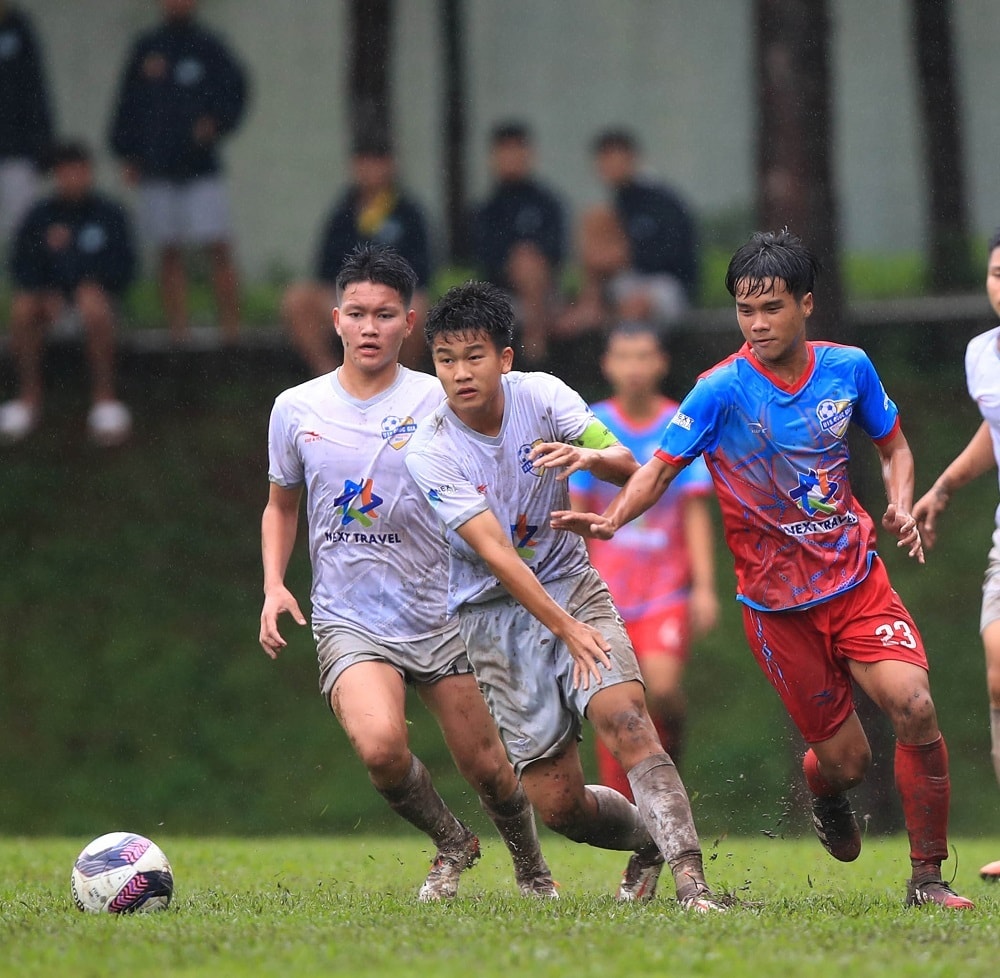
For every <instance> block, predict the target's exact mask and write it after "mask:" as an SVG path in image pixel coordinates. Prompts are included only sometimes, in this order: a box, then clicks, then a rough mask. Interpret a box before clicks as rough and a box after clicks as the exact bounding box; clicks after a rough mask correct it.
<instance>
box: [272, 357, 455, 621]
mask: <svg viewBox="0 0 1000 978" xmlns="http://www.w3.org/2000/svg"><path fill="white" fill-rule="evenodd" d="M442 396H443V394H442V391H441V385H440V384H439V383H438V381H437V379H436V378H435V377H431V376H429V375H427V374H423V373H418V372H416V371H412V370H408V369H406V368H405V367H400V368H399V375H398V377H397V378H396V381H395V382H394V383H393V385H392V386H391V387H390V388H389V389H388V390H385V391H383V392H382V393H381V394H379V395H377V396H376V397H373V398H371V399H370V400H367V401H361V400H358V399H357V398H354V397H352V396H351V395H350V394H348V393H347V392H346V391H345V390H344V388H343V387H342V386H341V384H340V382H339V380H338V379H337V373H336V372H334V373H332V374H326V375H324V376H322V377H318V378H316V379H315V380H311V381H307V382H306V383H304V384H301V385H299V386H298V387H293V388H291V389H290V390H287V391H285V392H284V393H282V394H280V395H279V396H278V397H277V399H276V400H275V402H274V408H273V409H272V411H271V422H270V428H269V432H268V458H269V468H268V476H269V478H270V480H271V482H274V483H276V484H277V485H279V486H284V487H286V488H292V487H295V486H303V487H304V488H305V490H306V494H307V516H308V525H309V556H310V559H311V561H312V572H313V583H312V605H313V608H312V616H313V619H314V620H316V621H342V622H345V623H347V624H352V625H356V626H360V627H362V628H363V629H364V630H365V631H366V632H368V633H370V634H372V635H374V636H376V637H378V638H389V639H410V638H417V637H420V636H424V635H430V634H434V633H435V632H438V631H440V630H441V629H443V628H444V627H445V619H446V613H445V604H446V597H445V589H446V586H447V561H448V552H447V548H446V545H445V541H444V534H443V533H442V531H441V527H440V525H439V524H438V523H437V521H436V520H435V519H434V517H433V515H432V514H431V513H430V512H429V511H428V509H427V504H426V503H425V502H424V501H423V499H421V497H420V493H419V492H418V490H417V488H416V486H415V485H414V484H413V480H412V479H411V478H410V477H409V475H408V473H407V472H406V468H405V465H404V462H403V449H404V448H405V447H406V444H407V442H408V441H409V440H410V438H411V437H412V435H413V433H414V432H415V431H416V428H417V423H418V421H420V420H422V419H423V418H424V417H426V416H427V415H429V414H430V413H431V412H432V411H433V410H434V408H435V407H436V406H437V405H438V403H439V402H440V401H441V398H442Z"/></svg>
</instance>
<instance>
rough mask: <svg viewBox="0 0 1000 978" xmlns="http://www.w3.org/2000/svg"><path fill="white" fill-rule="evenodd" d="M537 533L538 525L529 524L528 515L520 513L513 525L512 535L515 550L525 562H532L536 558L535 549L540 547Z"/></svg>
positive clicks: (511, 527) (511, 526)
mask: <svg viewBox="0 0 1000 978" xmlns="http://www.w3.org/2000/svg"><path fill="white" fill-rule="evenodd" d="M537 532H538V526H537V524H536V525H532V524H530V523H529V522H528V514H527V513H518V516H517V522H516V523H511V525H510V533H511V539H512V540H513V541H514V549H515V550H516V551H517V555H518V556H519V557H521V558H522V559H523V560H531V558H532V557H534V556H535V549H534V548H535V547H537V546H538V541H537V540H536V539H535V534H536V533H537Z"/></svg>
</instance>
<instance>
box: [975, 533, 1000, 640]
mask: <svg viewBox="0 0 1000 978" xmlns="http://www.w3.org/2000/svg"><path fill="white" fill-rule="evenodd" d="M994 536H995V537H996V536H1000V531H998V532H997V533H996V534H994ZM998 618H1000V542H997V541H996V540H994V543H993V546H992V547H990V556H989V562H988V563H987V565H986V576H985V577H984V579H983V607H982V611H981V612H980V614H979V631H980V632H981V631H982V630H983V629H984V628H985V627H986V626H987V625H990V624H992V623H993V622H995V621H996V620H997V619H998Z"/></svg>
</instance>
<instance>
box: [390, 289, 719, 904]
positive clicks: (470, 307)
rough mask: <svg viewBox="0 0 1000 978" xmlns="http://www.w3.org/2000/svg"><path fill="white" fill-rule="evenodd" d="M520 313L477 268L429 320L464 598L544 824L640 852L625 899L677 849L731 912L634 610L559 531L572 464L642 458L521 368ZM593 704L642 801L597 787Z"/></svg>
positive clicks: (460, 597)
mask: <svg viewBox="0 0 1000 978" xmlns="http://www.w3.org/2000/svg"><path fill="white" fill-rule="evenodd" d="M513 323H514V315H513V310H512V309H511V305H510V302H509V300H508V299H507V297H506V296H505V295H504V293H503V292H502V291H500V290H499V289H497V288H496V287H494V286H492V285H488V284H486V283H482V282H468V283H466V284H465V285H461V286H457V287H455V288H453V289H451V290H450V291H449V292H448V293H446V295H445V296H444V297H443V298H442V299H441V300H440V301H439V302H438V303H437V304H436V305H435V306H434V308H433V309H432V310H431V312H430V313H429V315H428V318H427V322H426V325H425V330H424V331H425V334H426V337H427V340H428V345H429V346H430V350H431V356H432V358H433V361H434V366H435V370H436V372H437V375H438V378H439V379H440V380H441V382H442V384H443V386H444V389H445V395H446V397H447V401H446V403H444V404H442V405H441V406H440V407H439V408H437V410H435V411H434V413H433V414H432V415H431V416H430V417H429V418H427V419H426V420H424V421H423V422H422V423H421V425H420V427H419V428H418V430H417V433H416V434H415V435H414V437H413V438H412V439H411V441H410V445H409V446H408V449H407V454H406V464H407V467H408V468H409V470H410V472H411V474H412V475H413V476H414V478H415V479H416V482H417V484H418V485H419V486H420V489H421V490H422V491H423V493H424V495H425V496H426V498H427V499H428V501H429V502H430V505H431V508H432V509H433V510H434V511H435V512H436V513H437V515H438V517H439V518H440V520H441V522H442V523H444V525H445V526H446V527H447V532H448V540H449V543H450V545H451V562H450V574H449V578H450V580H449V610H450V611H452V612H454V613H456V614H457V616H458V620H459V629H460V631H461V634H462V637H463V639H464V640H465V643H466V647H467V649H468V651H469V658H470V659H471V660H472V664H473V666H474V667H475V670H476V675H477V677H478V679H479V683H480V686H481V687H482V689H483V692H484V694H485V696H486V699H487V702H488V703H489V704H490V709H491V711H492V712H493V716H494V718H495V719H496V721H497V725H498V726H499V727H500V732H501V735H502V736H503V738H504V742H505V743H506V745H507V752H508V754H509V755H510V757H511V759H512V760H513V762H514V766H515V769H516V770H517V772H518V774H519V775H520V777H521V782H522V784H523V785H524V789H525V791H526V792H527V794H528V797H529V798H530V799H531V801H532V803H533V804H534V806H535V807H536V808H537V809H538V811H539V813H540V814H541V816H542V818H543V820H544V821H545V824H546V825H548V826H549V827H550V828H552V829H554V830H555V831H557V832H560V833H561V834H562V835H565V836H566V837H568V838H570V839H573V840H574V841H576V842H586V843H588V844H590V845H594V846H600V847H602V848H606V849H621V850H634V854H633V855H632V857H631V858H630V860H629V864H628V867H627V868H626V871H625V876H624V879H623V880H622V884H621V886H620V887H619V891H618V896H619V899H621V900H646V899H650V898H652V896H653V894H654V893H655V890H656V884H657V880H658V877H659V873H660V868H661V866H662V865H663V862H664V859H666V862H667V863H668V865H669V866H670V868H671V870H672V872H673V875H674V882H675V885H676V890H677V897H678V900H679V901H680V902H681V904H682V906H684V907H686V908H689V909H692V910H696V911H701V912H706V911H711V910H720V909H722V908H723V905H722V904H721V903H720V902H719V901H718V900H717V899H716V898H715V897H713V896H712V893H711V891H710V890H709V888H708V884H707V883H706V882H705V876H704V871H703V866H702V854H701V848H700V844H699V842H698V835H697V832H696V831H695V827H694V820H693V818H692V816H691V806H690V803H689V801H688V796H687V793H686V791H685V790H684V785H683V784H682V782H681V779H680V776H679V775H678V773H677V769H676V767H675V766H674V764H673V762H672V761H671V759H670V757H669V756H668V755H667V754H666V753H665V752H664V750H663V747H662V746H661V745H660V742H659V740H658V739H657V736H656V731H655V729H654V728H653V724H652V721H651V720H650V718H649V714H648V713H647V711H646V703H645V697H644V695H643V687H642V681H641V678H640V675H639V667H638V664H637V662H636V658H635V653H634V652H633V650H632V646H631V644H630V643H629V640H628V636H627V634H626V632H625V628H624V625H623V623H622V621H621V618H620V617H619V615H618V613H617V611H616V610H615V607H614V605H613V603H612V601H611V597H610V595H609V594H608V590H607V587H606V586H605V585H604V582H603V581H602V580H601V579H600V577H599V576H598V575H597V572H596V571H595V570H594V569H593V568H592V567H591V565H590V561H589V559H588V557H587V550H586V547H585V545H584V543H583V541H582V540H580V539H579V538H574V537H572V536H571V535H569V534H560V533H556V532H554V531H552V530H550V528H549V514H550V512H551V511H552V510H554V509H561V508H566V507H567V506H568V502H569V495H568V489H567V483H566V479H567V476H569V474H570V473H572V472H575V471H580V470H584V469H586V470H589V471H591V472H592V473H593V474H594V475H595V476H596V477H598V478H601V479H606V480H609V481H613V482H616V483H618V484H621V483H622V482H624V481H625V479H626V478H627V477H628V476H629V474H630V473H631V472H633V471H634V470H635V468H636V467H637V466H636V462H635V459H634V458H633V457H632V455H631V453H630V452H629V451H628V450H627V449H626V448H624V447H623V446H622V445H620V444H619V443H618V441H617V439H615V438H614V436H612V435H611V433H610V432H609V431H608V430H607V428H606V427H605V426H604V425H603V424H601V423H600V422H598V421H597V419H596V418H595V417H594V415H593V413H592V412H591V411H590V409H589V408H588V407H587V405H586V404H585V403H584V401H583V399H582V398H581V397H580V396H579V394H577V393H576V392H575V391H573V390H571V389H570V388H569V387H567V386H566V385H565V384H564V383H563V382H562V381H560V380H558V379H556V378H555V377H552V376H550V375H549V374H543V373H519V372H517V373H512V372H511V371H510V368H511V364H512V359H513V350H512V349H511V337H512V330H513ZM584 716H586V718H587V719H588V720H589V721H590V723H591V724H592V725H593V726H594V728H595V730H596V732H597V734H598V736H599V737H601V739H602V740H603V741H604V742H605V743H606V744H607V745H608V747H609V748H610V749H611V751H612V753H614V755H615V756H616V757H617V758H618V760H619V761H620V762H621V764H622V766H623V767H624V768H625V770H626V771H627V772H628V776H629V781H630V783H631V786H632V790H633V792H634V794H635V798H636V805H632V804H631V803H630V802H629V801H628V799H626V798H625V797H624V796H623V795H621V794H619V793H618V792H617V791H614V790H613V789H611V788H607V787H604V786H603V785H585V784H584V776H583V770H582V767H581V764H580V755H579V750H578V747H577V741H578V740H579V736H580V727H581V719H582V718H583V717H584Z"/></svg>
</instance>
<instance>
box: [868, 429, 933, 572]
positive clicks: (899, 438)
mask: <svg viewBox="0 0 1000 978" xmlns="http://www.w3.org/2000/svg"><path fill="white" fill-rule="evenodd" d="M876 445H877V447H878V451H879V455H880V456H881V458H882V481H883V482H884V483H885V492H886V496H887V497H888V499H889V505H888V506H886V510H885V515H884V516H883V517H882V526H883V527H884V528H885V529H886V530H888V531H889V532H890V533H892V534H893V535H894V536H896V537H898V539H899V542H898V543H897V544H896V546H897V547H908V548H909V550H908V551H907V556H908V557H915V558H916V559H917V561H918V562H919V563H921V564H922V563H923V562H924V548H923V544H922V542H921V539H920V529H919V527H918V526H917V521H916V520H915V519H914V518H913V515H912V513H911V512H910V510H911V508H912V506H913V452H911V451H910V446H909V443H908V442H907V440H906V436H905V435H904V434H903V432H902V431H901V430H899V431H897V432H896V434H895V435H893V437H892V438H890V439H889V440H888V441H887V442H882V443H881V444H878V443H876Z"/></svg>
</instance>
